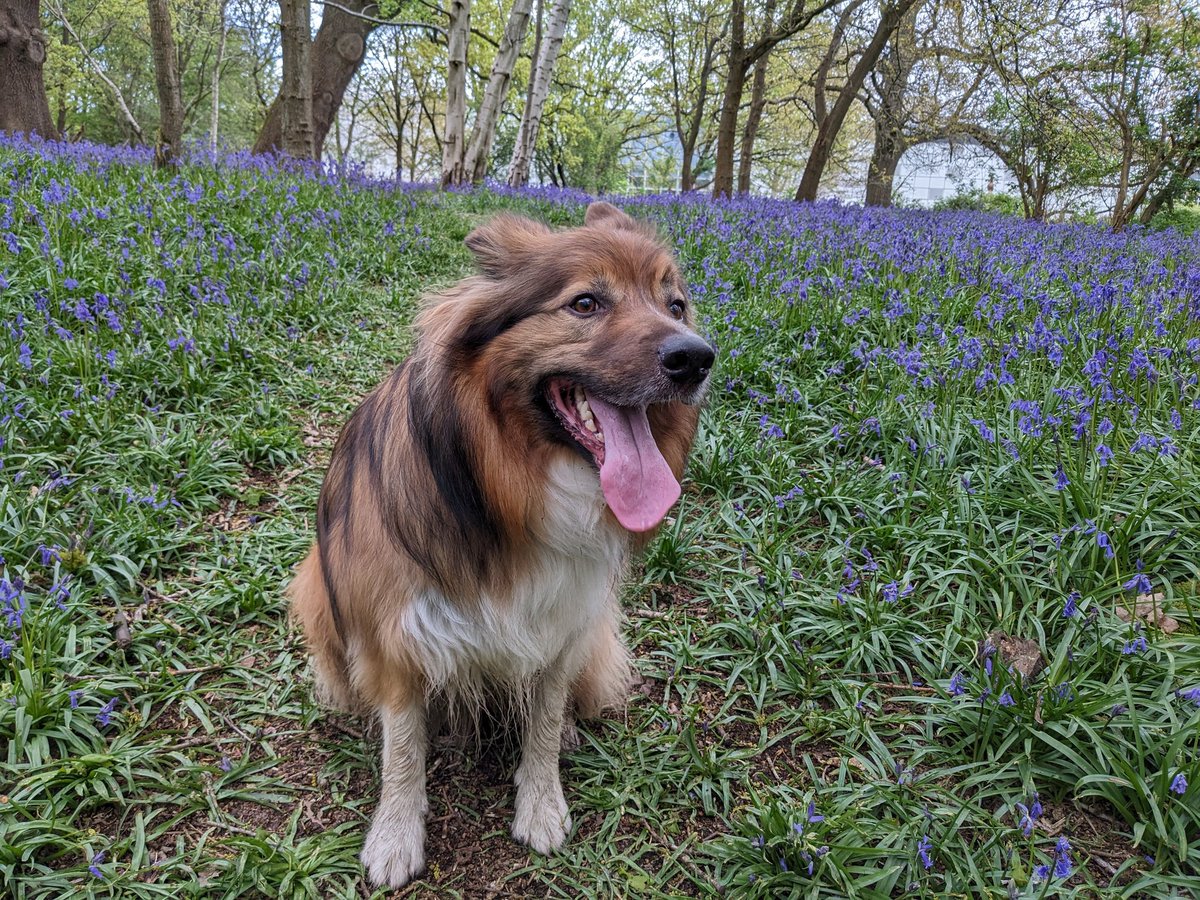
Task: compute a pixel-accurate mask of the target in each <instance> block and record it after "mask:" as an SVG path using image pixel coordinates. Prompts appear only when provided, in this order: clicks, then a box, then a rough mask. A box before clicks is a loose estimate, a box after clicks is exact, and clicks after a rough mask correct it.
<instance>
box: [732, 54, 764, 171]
mask: <svg viewBox="0 0 1200 900" xmlns="http://www.w3.org/2000/svg"><path fill="white" fill-rule="evenodd" d="M768 59H770V54H764V55H763V56H762V57H760V58H759V60H758V62H756V63H755V64H754V81H753V82H752V83H751V86H750V110H749V112H747V113H746V124H745V126H743V128H742V147H741V150H740V151H739V154H738V186H737V191H738V193H739V194H749V193H750V170H751V167H752V166H753V165H754V139H755V138H756V137H758V125H759V123H760V122H761V121H762V114H763V108H764V107H765V106H766V105H767V60H768Z"/></svg>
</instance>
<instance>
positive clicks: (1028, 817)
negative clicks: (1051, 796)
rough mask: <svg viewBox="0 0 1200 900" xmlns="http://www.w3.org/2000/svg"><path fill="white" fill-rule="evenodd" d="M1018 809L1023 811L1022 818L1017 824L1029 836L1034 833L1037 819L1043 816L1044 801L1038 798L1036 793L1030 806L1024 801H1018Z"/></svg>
mask: <svg viewBox="0 0 1200 900" xmlns="http://www.w3.org/2000/svg"><path fill="white" fill-rule="evenodd" d="M1017 809H1019V810H1020V811H1021V818H1020V819H1019V820H1018V821H1017V825H1018V826H1019V827H1020V829H1021V832H1022V833H1023V834H1024V835H1025V837H1029V836H1030V835H1031V834H1033V829H1034V827H1035V826H1036V825H1037V820H1038V819H1040V818H1041V816H1042V802H1041V801H1040V800H1039V799H1038V795H1037V794H1034V795H1033V799H1032V800H1030V803H1029V806H1026V805H1025V804H1024V803H1018V804H1017Z"/></svg>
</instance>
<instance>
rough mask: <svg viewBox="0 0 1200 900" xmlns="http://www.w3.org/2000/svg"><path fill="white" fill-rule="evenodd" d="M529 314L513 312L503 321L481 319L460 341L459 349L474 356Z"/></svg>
mask: <svg viewBox="0 0 1200 900" xmlns="http://www.w3.org/2000/svg"><path fill="white" fill-rule="evenodd" d="M527 315H528V313H518V312H511V313H509V314H508V315H507V316H505V317H504V318H502V319H480V320H479V321H477V322H472V323H471V325H470V327H469V328H467V330H466V331H465V332H463V335H462V337H461V338H459V340H458V348H459V349H460V350H461V351H462V352H463V353H464V354H466V355H468V356H474V355H475V354H476V353H478V352H479V351H480V350H482V349H483V348H484V347H486V346H487V345H488V344H490V343H491V342H492V341H494V340H495V339H496V338H498V337H500V335H502V334H504V332H506V331H508V330H510V329H511V328H513V327H514V326H515V325H516V324H517V323H518V322H520V321H521V320H522V319H524V318H525V317H526V316H527Z"/></svg>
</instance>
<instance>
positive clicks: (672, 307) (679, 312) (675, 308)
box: [667, 300, 686, 319]
mask: <svg viewBox="0 0 1200 900" xmlns="http://www.w3.org/2000/svg"><path fill="white" fill-rule="evenodd" d="M685 309H686V307H684V305H683V301H682V300H672V301H671V302H670V304H669V305H668V306H667V310H668V311H669V312H670V313H671V315H673V316H674V317H675V318H677V319H682V318H683V313H684V311H685Z"/></svg>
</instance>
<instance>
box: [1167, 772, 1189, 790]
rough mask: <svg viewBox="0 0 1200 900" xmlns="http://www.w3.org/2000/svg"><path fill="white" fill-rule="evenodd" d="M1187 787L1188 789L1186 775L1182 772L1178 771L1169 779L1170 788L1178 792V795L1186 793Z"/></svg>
mask: <svg viewBox="0 0 1200 900" xmlns="http://www.w3.org/2000/svg"><path fill="white" fill-rule="evenodd" d="M1187 789H1188V781H1187V777H1186V776H1185V775H1184V774H1183V773H1182V772H1180V773H1179V774H1178V775H1176V776H1175V777H1174V778H1172V779H1171V790H1172V791H1173V792H1174V793H1176V794H1179V795H1180V796H1183V795H1184V794H1186V793H1187Z"/></svg>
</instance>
